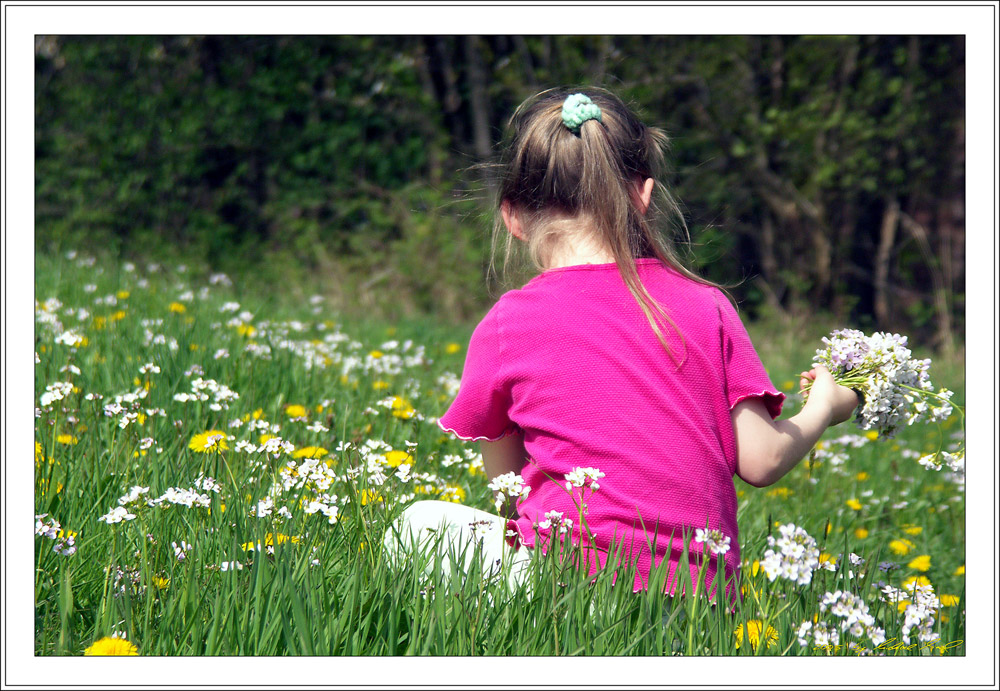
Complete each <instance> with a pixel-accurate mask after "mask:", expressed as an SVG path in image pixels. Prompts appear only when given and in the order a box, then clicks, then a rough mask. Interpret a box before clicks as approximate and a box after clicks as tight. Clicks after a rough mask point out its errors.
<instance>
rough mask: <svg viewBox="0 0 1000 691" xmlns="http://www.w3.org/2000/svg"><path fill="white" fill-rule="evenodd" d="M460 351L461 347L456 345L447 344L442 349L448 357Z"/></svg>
mask: <svg viewBox="0 0 1000 691" xmlns="http://www.w3.org/2000/svg"><path fill="white" fill-rule="evenodd" d="M461 350H462V346H460V345H459V344H458V343H449V344H448V345H446V346H445V347H444V352H446V353H448V355H454V354H455V353H457V352H459V351H461Z"/></svg>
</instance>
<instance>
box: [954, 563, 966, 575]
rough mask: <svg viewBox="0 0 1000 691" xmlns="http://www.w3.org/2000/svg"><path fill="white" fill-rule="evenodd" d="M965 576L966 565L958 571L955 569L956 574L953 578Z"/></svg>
mask: <svg viewBox="0 0 1000 691" xmlns="http://www.w3.org/2000/svg"><path fill="white" fill-rule="evenodd" d="M964 575H965V564H962V565H961V566H959V567H958V568H957V569H955V573H953V574H952V576H964Z"/></svg>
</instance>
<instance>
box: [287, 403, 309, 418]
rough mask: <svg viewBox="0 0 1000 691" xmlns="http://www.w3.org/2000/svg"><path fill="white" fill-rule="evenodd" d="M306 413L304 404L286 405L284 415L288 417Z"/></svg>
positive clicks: (300, 415)
mask: <svg viewBox="0 0 1000 691" xmlns="http://www.w3.org/2000/svg"><path fill="white" fill-rule="evenodd" d="M306 414H307V411H306V407H305V406H304V405H297V404H292V405H286V406H285V415H287V416H288V417H305V416H306Z"/></svg>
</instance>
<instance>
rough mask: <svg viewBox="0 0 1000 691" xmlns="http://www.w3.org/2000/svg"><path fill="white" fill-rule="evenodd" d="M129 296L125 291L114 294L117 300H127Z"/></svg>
mask: <svg viewBox="0 0 1000 691" xmlns="http://www.w3.org/2000/svg"><path fill="white" fill-rule="evenodd" d="M129 295H130V293H129V292H128V291H127V290H119V291H118V292H117V293H115V297H116V298H118V299H119V300H128V296H129Z"/></svg>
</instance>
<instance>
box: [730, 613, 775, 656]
mask: <svg viewBox="0 0 1000 691" xmlns="http://www.w3.org/2000/svg"><path fill="white" fill-rule="evenodd" d="M746 629H747V634H748V637H749V639H750V647H751V648H752V649H753V650H757V645H758V644H759V643H760V639H761V638H762V636H761V634H762V633H763V638H764V639H765V640H766V641H767V647H768V648H770V647H771V646H773V645H775V644H776V643H777V642H778V632H777V630H776V629H775V628H774V627H773V626H768V627H767V631H766V632H765V631H764V622H762V621H761V620H760V619H751V620H750V621H748V622H747V623H746ZM733 636H735V637H736V647H737V649H738V648H739V647H740V646H741V645H743V626H737V627H736V628H735V629H733Z"/></svg>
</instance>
